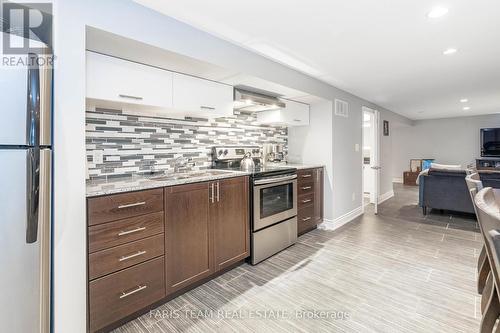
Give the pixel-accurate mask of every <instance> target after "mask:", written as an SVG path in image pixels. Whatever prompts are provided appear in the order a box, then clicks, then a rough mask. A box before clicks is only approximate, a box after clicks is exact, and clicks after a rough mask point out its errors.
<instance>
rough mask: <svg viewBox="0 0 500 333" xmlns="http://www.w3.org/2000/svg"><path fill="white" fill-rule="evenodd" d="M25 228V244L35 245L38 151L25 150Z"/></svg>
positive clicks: (38, 183)
mask: <svg viewBox="0 0 500 333" xmlns="http://www.w3.org/2000/svg"><path fill="white" fill-rule="evenodd" d="M27 171H28V172H27V189H26V193H27V198H26V203H27V215H28V216H27V226H26V243H28V244H30V243H35V242H36V241H37V236H38V212H39V208H40V207H39V204H40V150H39V149H38V148H29V149H28V150H27Z"/></svg>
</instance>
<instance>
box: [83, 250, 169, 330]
mask: <svg viewBox="0 0 500 333" xmlns="http://www.w3.org/2000/svg"><path fill="white" fill-rule="evenodd" d="M164 267H165V262H164V257H163V256H162V257H160V258H157V259H153V260H150V261H147V262H145V263H142V264H139V265H136V266H133V267H131V268H127V269H124V270H122V271H119V272H117V273H113V274H110V275H108V276H105V277H102V278H99V279H97V280H94V281H91V282H90V283H89V307H90V331H91V332H96V331H99V330H101V329H103V328H105V327H106V326H108V325H110V324H112V323H114V322H116V321H118V320H120V319H122V318H124V317H126V316H128V315H130V314H133V313H134V312H136V311H138V310H140V309H142V308H144V307H146V306H148V305H150V304H152V303H154V302H156V301H159V300H160V299H162V298H164V297H165V279H164V272H165V268H164Z"/></svg>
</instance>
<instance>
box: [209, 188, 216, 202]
mask: <svg viewBox="0 0 500 333" xmlns="http://www.w3.org/2000/svg"><path fill="white" fill-rule="evenodd" d="M210 187H211V190H212V196H211V197H210V198H209V201H211V202H212V203H214V202H215V193H214V191H215V190H214V183H212V184H210Z"/></svg>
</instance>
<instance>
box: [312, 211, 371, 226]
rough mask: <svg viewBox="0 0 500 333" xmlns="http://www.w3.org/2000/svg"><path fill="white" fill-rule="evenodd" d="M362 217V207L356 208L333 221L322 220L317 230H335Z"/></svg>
mask: <svg viewBox="0 0 500 333" xmlns="http://www.w3.org/2000/svg"><path fill="white" fill-rule="evenodd" d="M361 215H363V207H358V208H356V209H354V210H352V211H350V212H348V213H346V214H344V215H342V216H339V217H337V218H336V219H334V220H329V219H323V223H321V224H320V225H319V226H318V228H319V229H324V230H335V229H338V228H340V227H341V226H343V225H345V224H347V223H349V222H351V221H352V220H354V219H355V218H356V217H358V216H361Z"/></svg>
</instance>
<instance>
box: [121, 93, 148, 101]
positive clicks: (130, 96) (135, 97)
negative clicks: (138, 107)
mask: <svg viewBox="0 0 500 333" xmlns="http://www.w3.org/2000/svg"><path fill="white" fill-rule="evenodd" d="M118 96H120V97H121V98H129V99H136V100H138V101H140V100H142V99H143V98H142V97H141V96H132V95H123V94H119V95H118Z"/></svg>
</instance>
